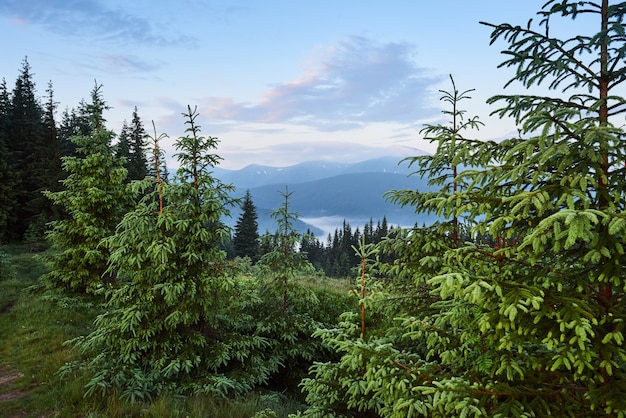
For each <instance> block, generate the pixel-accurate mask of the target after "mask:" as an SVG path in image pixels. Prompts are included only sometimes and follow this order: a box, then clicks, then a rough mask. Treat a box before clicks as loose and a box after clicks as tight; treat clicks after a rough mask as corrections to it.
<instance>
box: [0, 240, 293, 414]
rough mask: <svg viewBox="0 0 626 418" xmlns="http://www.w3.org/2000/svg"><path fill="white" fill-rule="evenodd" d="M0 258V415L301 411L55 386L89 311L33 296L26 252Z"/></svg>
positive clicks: (258, 402) (250, 402)
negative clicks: (90, 394) (129, 399)
mask: <svg viewBox="0 0 626 418" xmlns="http://www.w3.org/2000/svg"><path fill="white" fill-rule="evenodd" d="M0 252H2V253H4V254H5V255H6V257H5V258H4V263H3V265H2V271H3V275H2V277H0V411H2V413H1V415H2V416H6V417H18V416H19V417H76V416H83V417H220V418H222V417H232V418H248V417H253V416H255V414H257V417H274V416H275V417H287V416H288V415H289V414H290V413H295V412H297V411H298V410H299V409H302V408H303V405H301V404H299V403H297V402H296V401H294V400H292V399H289V398H288V397H286V396H284V395H282V394H280V393H277V392H260V391H259V392H255V393H252V394H250V395H248V396H245V397H242V398H239V399H233V400H224V399H213V398H210V397H207V396H191V397H174V396H169V397H168V396H163V397H161V398H159V399H155V400H152V401H150V402H146V403H141V404H138V403H135V404H129V403H125V402H122V401H120V400H119V398H118V397H117V396H115V395H113V396H109V397H108V398H106V399H96V398H92V399H87V398H85V397H84V396H83V394H84V385H85V383H86V382H87V376H80V375H79V376H76V378H72V379H62V378H61V377H60V376H59V375H58V374H57V373H56V372H57V370H58V369H59V368H60V367H61V366H62V365H63V364H65V363H66V362H68V361H70V360H71V359H72V355H73V353H72V352H71V351H70V350H69V348H68V347H66V346H64V344H63V343H64V342H65V341H67V340H69V339H71V338H73V337H76V336H79V335H85V334H87V333H88V332H89V331H90V330H91V327H92V323H93V320H94V318H95V317H96V315H97V314H98V309H97V308H94V306H97V304H89V303H84V302H77V301H75V300H59V299H53V298H51V297H49V296H46V294H45V293H43V292H39V291H37V285H38V283H39V281H38V279H39V277H40V276H41V275H42V274H43V273H45V272H46V267H45V265H44V264H43V263H42V262H41V261H40V260H39V258H38V257H37V256H36V255H35V254H32V253H30V252H29V251H28V248H27V247H26V246H11V247H6V246H5V247H3V248H0ZM7 260H8V262H7ZM6 272H9V273H6ZM4 273H6V274H4Z"/></svg>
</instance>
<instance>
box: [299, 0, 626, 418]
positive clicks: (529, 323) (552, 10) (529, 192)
mask: <svg viewBox="0 0 626 418" xmlns="http://www.w3.org/2000/svg"><path fill="white" fill-rule="evenodd" d="M625 13H626V4H625V3H617V4H609V2H608V1H607V0H602V1H598V2H595V1H568V0H564V1H548V2H547V3H546V4H545V6H544V7H543V9H542V10H541V11H540V12H539V16H540V21H539V28H536V27H535V26H533V23H532V21H531V22H529V23H528V25H526V26H513V25H510V24H500V25H492V24H487V25H488V26H490V27H491V28H492V29H493V32H492V42H495V41H496V40H502V41H504V42H506V43H507V44H508V49H507V50H505V51H504V54H505V56H506V59H505V61H504V62H503V64H502V66H505V67H513V68H514V69H515V70H516V71H515V76H514V78H513V79H512V80H511V81H510V84H512V83H516V82H519V83H521V85H522V87H523V89H524V92H525V93H524V94H520V95H498V96H495V97H494V98H492V99H490V103H493V104H499V105H500V107H499V108H498V109H497V110H496V111H495V113H496V114H498V115H500V116H511V117H513V118H514V119H515V120H516V122H517V124H518V127H519V131H520V132H519V136H518V137H514V138H511V139H507V140H505V141H501V142H498V143H496V142H491V141H485V142H483V141H478V140H476V139H475V138H471V137H467V136H464V135H461V134H460V133H459V132H456V133H455V134H454V135H451V132H450V130H449V127H445V126H442V125H439V126H432V127H430V129H428V130H427V133H428V135H429V136H430V139H432V140H434V141H436V142H437V144H438V152H437V153H436V154H435V155H434V156H425V157H418V158H416V159H414V162H415V163H417V164H418V165H419V166H420V167H422V168H423V170H424V171H425V172H426V173H430V174H433V177H436V176H437V175H440V174H443V175H444V176H446V178H447V179H448V182H447V184H443V183H440V185H441V186H442V189H441V190H440V191H438V192H432V193H424V194H417V193H414V192H411V191H406V192H404V193H402V192H401V193H398V194H396V195H395V198H396V199H397V201H398V202H400V203H404V204H410V205H415V206H416V209H417V210H420V211H432V212H435V213H437V214H439V215H440V216H442V217H445V218H447V219H454V218H455V217H463V218H464V219H465V220H467V221H469V222H470V223H469V225H471V226H472V234H473V235H482V236H485V235H487V234H488V235H489V236H490V237H491V238H492V240H484V241H482V242H477V241H469V240H468V241H462V240H461V239H460V238H461V234H459V235H458V237H457V238H458V239H456V240H455V239H453V237H454V236H455V234H453V233H450V232H451V230H450V229H448V231H447V233H446V232H445V230H444V229H442V228H441V227H440V226H437V225H436V226H434V227H432V228H426V229H423V230H418V231H415V232H412V233H410V234H406V235H404V236H399V237H398V239H396V240H388V241H387V242H386V244H388V245H390V246H395V248H396V249H397V250H399V258H398V259H397V260H396V262H395V263H394V265H393V266H391V268H390V269H389V270H388V272H390V273H395V274H396V275H397V277H398V278H399V279H400V278H410V279H411V280H412V284H413V290H412V293H411V294H410V296H411V297H409V298H404V300H406V302H405V303H403V304H402V305H400V306H398V305H396V306H395V309H394V311H392V312H391V313H390V315H393V316H395V317H396V318H398V320H397V321H396V323H395V324H394V325H393V326H389V327H387V328H386V330H385V331H384V332H383V333H382V335H383V337H380V338H370V339H369V340H368V341H367V342H366V343H365V344H364V343H361V342H360V341H358V340H356V339H354V338H350V335H351V334H350V333H351V332H353V328H350V327H349V326H348V325H346V326H344V329H343V331H342V332H338V331H337V330H334V331H333V330H325V331H323V332H322V333H321V335H322V336H323V337H324V338H325V341H326V342H327V343H329V344H334V345H335V346H336V347H337V350H338V351H340V352H342V353H345V354H344V355H343V357H342V360H341V362H339V363H335V364H331V365H318V366H317V367H316V369H315V370H314V373H315V374H314V377H313V378H312V379H311V380H308V381H307V382H306V383H305V388H306V389H307V390H308V391H309V392H310V394H311V396H310V397H309V398H308V399H310V400H311V401H312V402H315V404H316V405H315V407H314V408H312V409H311V411H310V412H308V413H310V414H315V413H316V412H318V413H319V412H320V411H326V410H328V409H329V408H332V407H344V408H346V409H347V410H348V411H368V412H372V413H376V414H378V415H382V416H398V417H399V416H409V415H410V416H428V417H447V416H476V417H478V416H572V417H574V416H585V417H624V416H626V401H625V399H626V396H625V394H626V386H625V385H624V382H625V381H626V380H625V377H626V373H625V371H624V366H625V359H626V349H625V348H624V336H623V333H624V325H623V324H624V320H625V319H626V306H625V305H624V303H625V301H626V298H625V297H624V296H625V295H624V291H625V288H626V286H625V281H626V277H624V269H623V265H624V264H625V263H626V259H625V256H624V251H623V247H624V244H625V241H626V234H625V232H626V231H625V228H626V220H625V219H624V217H623V210H624V205H625V202H624V199H623V193H624V182H623V176H624V174H625V168H624V161H625V157H626V155H625V154H626V153H625V151H624V146H623V143H624V142H623V141H624V130H623V127H622V122H620V119H621V117H622V115H623V113H624V112H625V111H626V110H625V109H624V106H623V104H624V102H625V100H624V99H623V98H622V97H620V96H619V95H618V94H617V91H618V89H619V88H620V86H621V85H622V83H623V81H624V77H623V76H622V75H623V74H624V72H625V71H626V69H625V67H624V55H625V54H626V48H625V47H624V42H625V40H624V37H623V33H624V27H623V18H624V15H625ZM559 17H562V18H564V19H563V20H562V21H560V22H559V24H558V26H557V25H552V24H553V23H554V20H556V19H558V18H559ZM568 20H569V21H571V22H574V23H578V22H580V21H582V20H585V23H586V24H589V22H591V21H595V22H596V29H595V30H594V32H592V33H589V34H587V33H580V32H581V27H582V26H580V27H577V28H575V29H574V30H573V31H572V30H570V29H571V28H568V27H566V26H565V23H566V22H567V21H568ZM554 27H559V28H562V29H563V28H564V29H565V30H566V31H567V33H578V34H579V35H577V36H574V37H572V38H568V39H560V38H558V37H555V36H554V33H553V30H554V29H553V28H554ZM537 86H539V87H543V88H544V90H542V91H540V93H538V94H533V88H534V87H537ZM545 88H547V89H548V91H550V94H549V95H547V94H546V93H545ZM552 91H555V92H554V93H552ZM454 93H456V91H455V92H453V93H451V94H450V95H449V96H448V97H457V98H458V97H459V96H457V95H455V94H454ZM452 104H454V103H452ZM453 109H456V108H454V107H453ZM457 110H458V109H457ZM450 112H451V113H449V114H454V110H452V111H450ZM470 125H471V124H470ZM470 127H471V126H470ZM451 163H452V164H451ZM456 163H458V164H463V165H464V166H465V167H466V168H461V169H460V170H459V171H458V172H457V175H456V177H453V178H450V177H449V175H450V174H449V173H450V172H451V171H452V169H453V167H454V166H455V165H457V164H456ZM444 167H445V169H444ZM457 167H459V166H458V165H457ZM450 180H452V182H454V183H458V184H462V185H463V187H459V188H457V189H456V191H455V190H454V188H453V187H450V186H451V185H452V182H450ZM425 238H427V239H425ZM489 241H491V242H492V243H493V244H492V245H489ZM420 289H424V290H425V291H424V292H420ZM394 294H395V292H393V291H392V292H391V293H390V295H389V298H388V299H385V302H384V303H387V304H388V306H393V304H392V303H391V302H393V301H394V300H397V299H394V298H393V296H394ZM420 294H421V295H422V296H421V297H420V296H419V295H420ZM427 295H430V296H431V297H432V296H436V298H437V299H436V300H434V301H433V300H431V301H429V303H428V304H423V302H424V301H428V299H427V298H426V297H424V296H427ZM379 303H380V302H379ZM370 306H373V307H377V308H378V309H381V308H382V305H380V304H377V303H376V301H375V300H371V301H370ZM351 318H354V315H353V316H352V317H351ZM367 353H369V354H368V357H366V354H367ZM359 356H361V357H359ZM337 381H339V382H340V383H337ZM360 388H365V389H364V390H361V389H360ZM324 397H325V399H326V400H324V399H323V398H324ZM346 415H347V414H346Z"/></svg>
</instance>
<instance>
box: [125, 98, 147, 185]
mask: <svg viewBox="0 0 626 418" xmlns="http://www.w3.org/2000/svg"><path fill="white" fill-rule="evenodd" d="M145 137H146V130H145V128H144V126H143V122H142V121H141V118H140V117H139V114H138V113H137V107H136V106H135V110H133V118H132V119H131V122H130V131H129V136H128V145H129V155H128V165H127V169H128V178H129V179H130V180H142V179H143V178H145V177H146V176H147V175H148V160H147V157H146V140H145Z"/></svg>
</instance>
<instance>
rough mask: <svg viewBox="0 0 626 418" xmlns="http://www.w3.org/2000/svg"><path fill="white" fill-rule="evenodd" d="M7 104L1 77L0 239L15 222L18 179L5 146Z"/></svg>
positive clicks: (8, 104) (5, 89) (7, 98)
mask: <svg viewBox="0 0 626 418" xmlns="http://www.w3.org/2000/svg"><path fill="white" fill-rule="evenodd" d="M9 106H10V98H9V93H8V90H7V85H6V80H5V79H4V78H3V79H2V82H1V83H0V178H2V181H1V182H0V241H3V240H4V239H6V238H7V237H9V236H10V234H7V226H8V225H11V224H14V222H15V219H14V218H12V216H15V211H14V208H15V206H16V204H17V201H16V190H17V181H18V179H17V177H16V171H15V167H14V166H13V165H12V164H11V155H10V153H9V150H8V147H7V141H8V140H7V136H8V125H7V124H8V117H9Z"/></svg>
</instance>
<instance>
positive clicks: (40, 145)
mask: <svg viewBox="0 0 626 418" xmlns="http://www.w3.org/2000/svg"><path fill="white" fill-rule="evenodd" d="M10 98H11V100H10V105H9V109H8V115H7V116H8V118H7V126H6V135H7V136H6V141H7V148H8V151H9V155H10V159H11V160H10V164H11V166H12V167H14V169H15V172H16V175H17V177H18V181H19V185H18V187H17V189H16V190H17V204H16V205H15V206H14V207H13V210H12V214H11V216H10V219H11V220H12V221H13V222H12V224H10V225H9V226H8V231H7V232H9V233H10V234H11V237H12V238H13V239H21V238H22V237H23V236H24V233H25V232H26V230H27V228H28V225H29V223H30V222H32V221H33V220H34V217H35V216H36V215H37V214H38V213H39V212H40V209H41V208H40V207H38V205H37V202H38V201H39V202H40V194H41V191H40V189H39V182H40V181H41V180H42V179H43V178H45V177H46V176H47V173H46V171H45V167H42V166H41V165H40V163H41V161H43V159H44V158H46V156H45V152H46V148H45V128H44V124H43V113H44V111H43V108H42V106H41V104H40V102H39V100H38V99H37V97H36V87H35V82H34V80H33V74H32V71H31V67H30V64H29V63H28V60H27V59H26V58H25V59H24V60H23V61H22V69H21V71H20V74H19V75H18V77H17V80H16V81H15V86H14V88H13V91H12V94H11V96H10Z"/></svg>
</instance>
